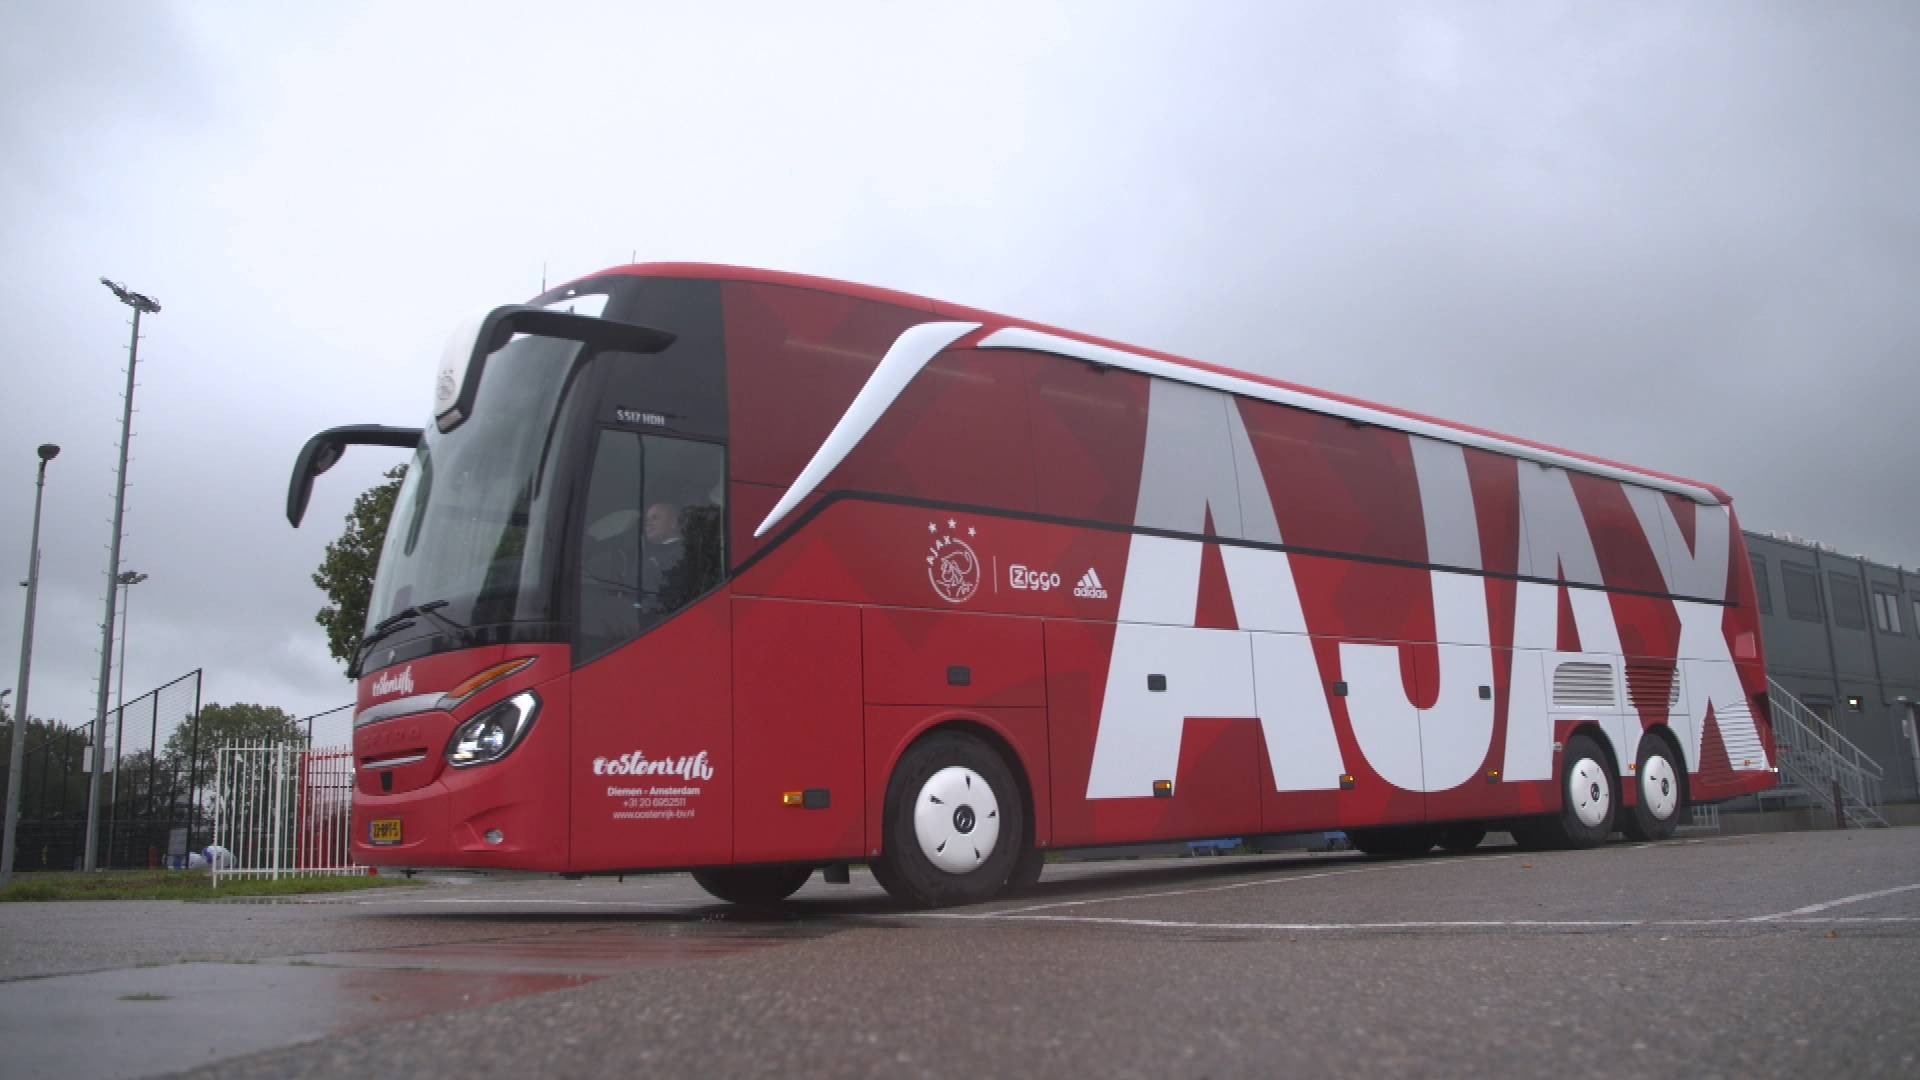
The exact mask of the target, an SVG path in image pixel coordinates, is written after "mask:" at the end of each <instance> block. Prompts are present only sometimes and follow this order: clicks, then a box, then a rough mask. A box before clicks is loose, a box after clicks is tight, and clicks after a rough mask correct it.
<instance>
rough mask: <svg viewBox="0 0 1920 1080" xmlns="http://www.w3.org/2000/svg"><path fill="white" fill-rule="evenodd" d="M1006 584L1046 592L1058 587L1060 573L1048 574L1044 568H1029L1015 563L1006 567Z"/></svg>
mask: <svg viewBox="0 0 1920 1080" xmlns="http://www.w3.org/2000/svg"><path fill="white" fill-rule="evenodd" d="M1007 584H1009V585H1012V586H1013V587H1014V588H1016V589H1032V590H1034V591H1035V592H1047V591H1049V590H1052V589H1057V588H1059V587H1060V575H1059V574H1050V573H1048V572H1046V571H1045V570H1029V569H1027V568H1026V567H1024V566H1021V565H1019V564H1018V563H1016V564H1014V565H1012V566H1009V567H1007Z"/></svg>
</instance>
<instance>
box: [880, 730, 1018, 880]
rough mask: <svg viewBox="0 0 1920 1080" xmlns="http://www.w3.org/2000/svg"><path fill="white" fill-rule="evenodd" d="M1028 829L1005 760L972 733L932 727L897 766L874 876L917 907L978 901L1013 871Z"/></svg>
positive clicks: (901, 757)
mask: <svg viewBox="0 0 1920 1080" xmlns="http://www.w3.org/2000/svg"><path fill="white" fill-rule="evenodd" d="M1025 836H1026V822H1025V821H1024V820H1023V818H1022V812H1021V807H1020V789H1019V787H1018V785H1017V784H1016V783H1015V781H1014V777H1013V770H1012V769H1010V768H1008V767H1007V763H1006V761H1005V760H1003V759H1002V758H1001V757H1000V755H999V754H997V753H995V752H994V750H993V748H992V747H990V746H988V745H987V744H986V743H985V742H982V741H981V740H980V739H977V738H974V737H973V736H971V735H967V734H963V733H960V732H937V733H935V734H932V735H929V736H927V737H925V738H923V739H921V740H920V741H919V742H916V743H914V744H913V745H912V746H910V747H908V748H907V752H906V753H904V754H902V755H900V763H899V764H898V765H896V766H894V770H893V779H892V780H891V781H889V782H888V784H887V805H886V818H885V822H884V831H883V834H882V849H883V852H884V854H883V855H882V856H881V859H880V864H879V865H876V866H874V868H873V869H874V875H873V876H874V878H875V879H876V880H878V881H879V882H880V885H881V887H883V888H885V889H886V890H887V892H889V893H891V894H892V895H893V896H894V898H895V899H897V900H901V901H904V902H906V903H908V904H912V905H914V906H916V907H945V906H947V905H950V904H977V903H979V902H980V901H982V900H986V899H989V898H991V897H992V896H993V895H994V894H995V893H997V892H999V891H1000V888H1001V886H1003V885H1005V884H1006V883H1007V880H1008V878H1009V877H1011V876H1012V874H1013V871H1014V867H1015V863H1016V861H1017V860H1018V858H1019V855H1020V848H1021V847H1022V839H1023V838H1024V837H1025Z"/></svg>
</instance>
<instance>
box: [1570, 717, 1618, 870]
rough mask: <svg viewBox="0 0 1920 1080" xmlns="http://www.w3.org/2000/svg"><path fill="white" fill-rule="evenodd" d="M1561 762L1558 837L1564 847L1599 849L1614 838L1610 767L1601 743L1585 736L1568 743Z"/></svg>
mask: <svg viewBox="0 0 1920 1080" xmlns="http://www.w3.org/2000/svg"><path fill="white" fill-rule="evenodd" d="M1561 762H1562V764H1561V774H1560V820H1559V825H1560V830H1559V831H1560V834H1561V835H1562V836H1563V837H1564V838H1565V840H1566V846H1567V847H1571V848H1592V847H1599V846H1600V845H1601V844H1604V843H1606V842H1607V837H1609V836H1611V835H1613V824H1614V822H1613V819H1614V798H1613V793H1614V790H1615V784H1614V777H1613V768H1612V767H1611V766H1609V765H1608V764H1607V755H1606V753H1605V752H1604V751H1602V750H1601V749H1600V744H1599V743H1596V742H1594V741H1593V740H1592V739H1591V738H1589V737H1587V736H1585V735H1575V736H1574V737H1573V738H1571V739H1568V740H1567V749H1566V753H1565V754H1564V755H1562V757H1561Z"/></svg>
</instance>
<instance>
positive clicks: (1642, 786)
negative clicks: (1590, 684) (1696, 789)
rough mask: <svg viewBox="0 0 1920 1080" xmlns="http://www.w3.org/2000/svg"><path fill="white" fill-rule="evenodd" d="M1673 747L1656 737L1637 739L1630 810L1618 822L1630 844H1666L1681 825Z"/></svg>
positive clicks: (1681, 799)
mask: <svg viewBox="0 0 1920 1080" xmlns="http://www.w3.org/2000/svg"><path fill="white" fill-rule="evenodd" d="M1673 759H1674V753H1673V747H1672V745H1671V744H1669V743H1668V742H1667V740H1665V739H1663V738H1661V737H1660V736H1658V735H1654V734H1651V733H1649V734H1647V735H1645V736H1642V737H1641V739H1640V767H1639V768H1637V769H1635V770H1634V774H1635V775H1634V784H1635V785H1636V789H1635V791H1634V794H1635V795H1637V796H1639V797H1638V798H1637V799H1635V800H1634V805H1633V809H1632V811H1631V812H1630V813H1628V814H1627V815H1626V816H1625V817H1623V818H1622V819H1621V821H1620V831H1621V832H1623V833H1626V834H1627V838H1628V839H1629V840H1643V841H1644V840H1665V839H1667V838H1668V837H1671V836H1672V835H1673V830H1674V828H1675V827H1676V826H1678V825H1679V824H1680V808H1681V806H1682V805H1683V804H1684V803H1685V791H1684V789H1682V787H1681V786H1680V773H1679V770H1678V769H1676V768H1675V767H1674V764H1673Z"/></svg>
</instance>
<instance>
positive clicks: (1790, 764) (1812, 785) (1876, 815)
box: [1767, 679, 1886, 826]
mask: <svg viewBox="0 0 1920 1080" xmlns="http://www.w3.org/2000/svg"><path fill="white" fill-rule="evenodd" d="M1767 704H1768V706H1769V708H1768V711H1769V712H1770V713H1771V714H1772V715H1771V716H1770V717H1769V719H1770V720H1771V721H1772V727H1773V742H1774V747H1775V748H1776V749H1777V750H1778V751H1779V753H1778V754H1777V755H1776V758H1777V759H1778V761H1779V764H1780V766H1781V767H1782V768H1784V769H1786V770H1787V772H1788V773H1789V774H1790V775H1791V776H1792V778H1793V780H1794V781H1795V783H1796V785H1797V786H1798V787H1799V788H1801V789H1802V790H1804V791H1805V792H1806V793H1807V795H1808V797H1810V798H1812V799H1813V800H1814V801H1815V802H1817V803H1820V804H1822V805H1826V806H1828V807H1830V808H1831V809H1832V810H1833V812H1834V813H1835V814H1836V815H1844V816H1845V817H1846V819H1847V820H1848V821H1849V822H1850V823H1852V824H1855V825H1879V826H1884V825H1886V820H1885V819H1884V818H1882V817H1881V816H1880V811H1879V807H1880V805H1881V802H1880V784H1881V781H1883V780H1884V779H1885V778H1886V771H1885V770H1884V769H1882V768H1881V767H1880V763H1879V762H1877V761H1875V760H1873V759H1872V758H1870V757H1868V756H1867V755H1866V753H1865V752H1863V751H1862V750H1861V749H1860V748H1859V747H1858V746H1855V745H1854V744H1853V741H1852V740H1851V739H1848V738H1847V737H1846V736H1845V735H1842V734H1840V732H1839V731H1837V730H1835V729H1834V726H1833V725H1832V724H1830V723H1828V722H1827V721H1826V720H1824V719H1822V718H1821V716H1820V714H1819V713H1816V712H1814V711H1813V710H1812V709H1810V708H1808V707H1807V706H1806V705H1805V704H1804V703H1803V702H1801V700H1800V699H1799V698H1797V697H1794V696H1793V694H1792V693H1790V692H1789V691H1788V690H1787V688H1786V687H1784V686H1781V685H1780V684H1779V683H1777V682H1774V681H1773V680H1772V679H1768V680H1767ZM1836 788H1837V789H1838V796H1839V797H1838V803H1839V805H1834V803H1835V801H1836V800H1835V794H1836V790H1835V789H1836Z"/></svg>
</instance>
